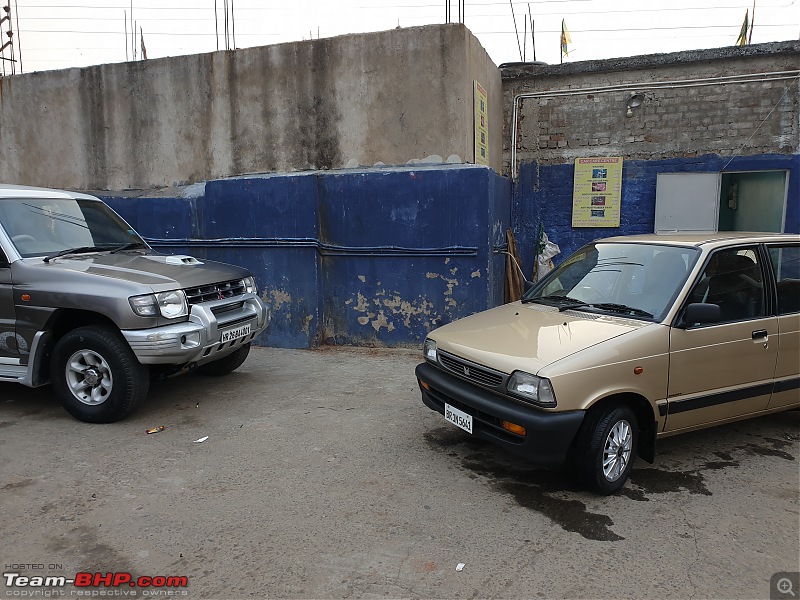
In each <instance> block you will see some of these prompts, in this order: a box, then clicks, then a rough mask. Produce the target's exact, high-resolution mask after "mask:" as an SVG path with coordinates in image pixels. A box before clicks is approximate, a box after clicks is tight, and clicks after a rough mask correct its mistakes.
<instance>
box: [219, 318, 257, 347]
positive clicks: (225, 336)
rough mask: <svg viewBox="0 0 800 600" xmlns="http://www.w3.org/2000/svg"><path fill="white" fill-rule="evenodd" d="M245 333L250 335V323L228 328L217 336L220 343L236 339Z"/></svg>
mask: <svg viewBox="0 0 800 600" xmlns="http://www.w3.org/2000/svg"><path fill="white" fill-rule="evenodd" d="M246 335H250V324H249V323H248V324H247V325H242V326H241V327H237V328H236V329H228V330H227V331H223V332H222V335H221V336H220V338H219V341H220V343H222V344H224V343H225V342H230V341H231V340H238V339H239V338H243V337H244V336H246Z"/></svg>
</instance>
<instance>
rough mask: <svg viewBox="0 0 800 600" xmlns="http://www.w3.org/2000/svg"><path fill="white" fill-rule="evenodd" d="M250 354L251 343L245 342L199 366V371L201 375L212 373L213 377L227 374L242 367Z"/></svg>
mask: <svg viewBox="0 0 800 600" xmlns="http://www.w3.org/2000/svg"><path fill="white" fill-rule="evenodd" d="M248 354H250V344H245V345H244V346H242V347H241V348H238V349H236V350H234V351H233V352H231V353H230V354H228V355H227V356H223V357H222V358H220V359H219V360H215V361H214V362H210V363H206V364H204V365H200V366H199V367H197V372H198V373H200V374H201V375H210V376H212V377H221V376H222V375H227V374H228V373H230V372H231V371H235V370H236V369H238V368H239V367H241V366H242V363H243V362H244V361H245V360H246V359H247V355H248Z"/></svg>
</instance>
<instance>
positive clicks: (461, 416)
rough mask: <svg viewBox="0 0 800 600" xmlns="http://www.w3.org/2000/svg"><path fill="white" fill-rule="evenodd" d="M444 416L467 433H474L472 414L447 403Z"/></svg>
mask: <svg viewBox="0 0 800 600" xmlns="http://www.w3.org/2000/svg"><path fill="white" fill-rule="evenodd" d="M444 418H445V419H447V420H448V421H450V422H451V423H452V424H453V425H455V426H456V427H460V428H461V429H463V430H464V431H466V432H467V433H472V415H468V414H467V413H465V412H464V411H463V410H458V409H457V408H455V407H454V406H450V405H449V404H445V405H444Z"/></svg>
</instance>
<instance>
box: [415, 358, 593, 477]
mask: <svg viewBox="0 0 800 600" xmlns="http://www.w3.org/2000/svg"><path fill="white" fill-rule="evenodd" d="M415 373H416V376H417V380H418V382H419V384H420V386H419V387H420V391H421V392H422V401H423V402H424V403H425V405H426V406H427V407H428V408H430V409H431V410H435V411H437V412H439V413H442V414H444V405H445V403H447V404H449V405H450V406H454V407H455V408H457V409H459V410H461V411H463V412H465V413H467V414H469V415H472V431H473V435H475V436H476V437H479V438H482V439H485V440H488V441H490V442H493V443H495V444H498V445H500V446H502V447H503V448H506V449H507V450H508V451H510V452H512V453H513V454H516V455H517V456H521V457H522V458H524V459H526V460H528V461H530V462H531V463H534V464H538V465H560V464H562V463H563V462H564V461H565V460H566V458H567V453H568V452H569V449H570V447H571V446H572V442H573V440H574V439H575V436H576V434H577V433H578V429H579V428H580V426H581V423H582V422H583V417H584V415H585V414H586V413H585V411H582V410H574V411H566V412H548V411H544V410H540V409H537V408H535V407H533V406H527V405H524V404H521V403H518V402H514V401H513V400H510V399H508V398H504V397H503V396H499V395H497V394H493V393H491V392H489V391H487V390H484V389H482V388H479V387H477V386H474V385H472V384H470V383H467V382H466V381H462V380H461V379H458V378H456V377H453V376H451V375H448V374H447V373H443V372H442V371H440V370H439V369H437V368H435V367H433V366H431V365H430V364H428V363H422V364H420V365H417V369H416V371H415ZM423 383H424V384H425V385H423ZM426 386H427V387H426ZM503 421H510V422H512V423H516V424H517V425H522V426H523V427H524V428H525V430H526V435H525V436H521V435H518V434H515V433H511V432H510V431H507V430H506V429H504V428H503V425H502V422H503ZM448 425H449V423H448ZM453 427H455V426H453Z"/></svg>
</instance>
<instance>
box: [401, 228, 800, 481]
mask: <svg viewBox="0 0 800 600" xmlns="http://www.w3.org/2000/svg"><path fill="white" fill-rule="evenodd" d="M424 355H425V362H424V363H423V364H420V365H419V366H418V367H417V369H416V375H417V379H418V381H419V386H420V390H421V392H422V400H423V402H424V403H425V404H426V405H427V406H428V407H429V408H431V409H433V410H435V411H438V412H439V413H442V414H443V415H444V417H445V419H446V420H447V421H449V422H450V423H452V424H453V425H455V426H457V427H460V428H461V429H463V430H465V431H466V432H468V433H470V434H472V435H475V436H477V437H480V438H483V439H486V440H490V441H492V442H495V443H497V444H499V445H501V446H503V447H505V448H507V449H508V450H510V451H511V452H513V453H515V454H517V455H519V456H522V457H523V458H525V459H527V460H529V461H531V462H534V463H537V464H546V465H556V464H563V463H567V464H569V465H570V466H571V468H572V469H574V470H575V472H576V474H577V475H578V476H579V477H580V479H581V481H582V482H583V483H584V485H586V486H587V487H588V488H590V489H592V490H594V491H595V492H598V493H600V494H610V493H613V492H615V491H616V490H618V489H619V488H621V487H622V486H623V484H624V483H625V481H626V480H627V478H628V476H629V475H630V472H631V468H632V465H633V460H634V458H635V457H636V455H637V454H638V455H639V456H640V457H642V458H643V459H644V460H646V461H648V462H653V460H654V458H655V444H656V439H658V438H662V437H667V436H671V435H675V434H679V433H683V432H687V431H693V430H696V429H701V428H704V427H710V426H713V425H719V424H722V423H729V422H731V421H735V420H738V419H744V418H749V417H756V416H760V415H765V414H768V413H773V412H778V411H783V410H789V409H792V408H797V407H800V236H798V235H792V234H743V233H716V234H704V235H698V234H692V235H682V234H673V235H646V236H631V237H616V238H609V239H605V240H600V241H597V242H594V243H592V244H589V245H587V246H585V247H583V248H581V249H580V250H578V251H577V252H576V253H575V254H573V255H572V256H571V257H569V258H568V259H567V260H565V261H564V262H563V263H562V264H561V265H560V266H559V267H558V268H557V269H555V270H553V271H552V272H550V273H549V274H548V275H547V276H546V277H545V278H543V279H542V281H540V282H538V283H537V284H535V285H534V286H533V287H531V288H530V289H528V291H527V292H526V293H525V295H524V296H523V298H522V300H521V301H519V302H514V303H512V304H506V305H504V306H500V307H497V308H493V309H491V310H487V311H485V312H482V313H478V314H475V315H472V316H470V317H467V318H464V319H461V320H459V321H456V322H453V323H450V324H448V325H445V326H443V327H440V328H439V329H436V330H434V331H432V332H431V333H430V335H429V336H428V338H427V339H426V340H425V345H424Z"/></svg>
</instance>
